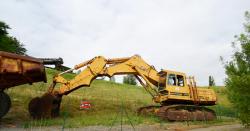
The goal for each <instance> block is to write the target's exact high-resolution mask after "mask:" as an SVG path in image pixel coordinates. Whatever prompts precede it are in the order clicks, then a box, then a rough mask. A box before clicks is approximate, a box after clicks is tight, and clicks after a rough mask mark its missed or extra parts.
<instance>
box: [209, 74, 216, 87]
mask: <svg viewBox="0 0 250 131" xmlns="http://www.w3.org/2000/svg"><path fill="white" fill-rule="evenodd" d="M208 84H209V86H215V82H214V77H213V76H209V80H208Z"/></svg>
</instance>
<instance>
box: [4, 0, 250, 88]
mask: <svg viewBox="0 0 250 131" xmlns="http://www.w3.org/2000/svg"><path fill="white" fill-rule="evenodd" d="M0 1H1V2H0V20H1V21H4V22H6V23H7V24H8V25H9V26H10V27H11V28H12V29H11V30H9V32H10V35H12V36H15V37H17V38H18V40H19V41H21V42H22V43H23V44H25V47H26V48H27V49H28V54H29V55H31V56H34V57H62V58H63V59H64V63H65V65H66V66H69V67H72V66H73V65H75V64H78V63H80V62H82V61H84V60H87V59H90V58H92V57H94V56H97V55H103V56H105V57H107V58H108V57H127V56H132V55H134V54H139V55H141V56H142V57H143V58H144V60H145V61H147V62H148V63H149V64H151V65H154V66H155V67H156V68H157V69H158V70H160V69H170V70H177V71H181V72H185V73H187V74H188V75H194V76H195V77H196V79H197V83H198V84H199V85H208V76H209V75H212V76H214V78H215V82H216V84H217V85H223V81H224V79H225V73H224V69H223V65H222V64H221V62H220V60H219V57H220V56H223V57H225V58H230V55H231V54H232V48H231V42H232V41H233V40H234V35H236V34H239V33H241V32H243V26H242V23H243V22H244V12H245V11H247V10H248V11H250V0H47V1H44V0H33V1H32V0H0Z"/></svg>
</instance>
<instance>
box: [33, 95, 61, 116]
mask: <svg viewBox="0 0 250 131" xmlns="http://www.w3.org/2000/svg"><path fill="white" fill-rule="evenodd" d="M60 103H61V97H58V96H55V95H52V94H49V93H46V94H44V95H43V96H42V97H36V98H34V99H32V100H31V101H30V103H29V113H30V115H31V117H32V118H34V119H42V118H52V117H57V116H59V112H60Z"/></svg>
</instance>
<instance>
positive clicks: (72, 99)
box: [2, 69, 232, 127]
mask: <svg viewBox="0 0 250 131" xmlns="http://www.w3.org/2000/svg"><path fill="white" fill-rule="evenodd" d="M46 72H47V79H48V83H36V84H33V85H22V86H18V87H14V88H10V89H8V91H7V93H8V94H9V95H10V97H11V99H12V108H11V110H10V112H9V113H8V114H7V115H6V116H5V117H4V118H3V119H2V123H5V124H18V125H21V126H24V127H30V126H48V125H64V126H66V127H80V126H88V125H107V126H110V125H113V124H116V123H120V121H121V119H122V120H123V123H125V124H129V123H130V122H132V123H133V124H140V123H143V124H154V123H161V122H162V121H161V120H160V119H159V118H157V117H155V116H139V115H137V113H136V110H137V109H138V108H139V107H142V106H147V105H153V104H154V102H153V101H152V98H151V96H150V95H149V94H148V93H147V92H146V91H145V90H144V89H143V87H140V86H132V85H126V84H118V83H113V82H109V81H104V80H94V81H93V83H92V84H91V86H90V87H85V88H81V89H78V90H76V91H74V92H72V93H70V94H69V95H68V96H64V97H63V100H62V105H61V116H60V117H59V118H56V119H51V120H38V121H34V120H32V119H31V118H30V117H29V113H28V103H29V101H30V100H31V99H32V98H34V97H36V96H41V95H42V94H43V93H44V92H45V91H46V90H47V88H48V86H49V84H50V83H51V80H52V77H53V75H55V74H56V73H58V71H55V70H52V69H46ZM64 77H65V78H66V79H72V78H73V77H74V74H66V75H65V76H64ZM214 88H215V90H216V92H217V94H218V95H219V105H218V106H215V107H212V108H213V109H215V110H216V111H217V110H218V109H219V113H220V114H222V113H223V110H225V109H226V110H227V111H228V110H229V109H230V103H229V102H228V100H227V98H226V95H225V91H224V88H218V87H214ZM81 100H87V101H89V102H90V103H91V105H92V107H91V109H90V110H80V109H79V106H80V102H81ZM229 113H232V111H231V110H229ZM223 115H225V113H224V114H223Z"/></svg>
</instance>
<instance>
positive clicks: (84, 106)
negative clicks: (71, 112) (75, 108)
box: [80, 101, 91, 110]
mask: <svg viewBox="0 0 250 131" xmlns="http://www.w3.org/2000/svg"><path fill="white" fill-rule="evenodd" d="M90 108H91V104H90V103H89V102H88V101H81V104H80V109H81V110H83V109H90Z"/></svg>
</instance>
